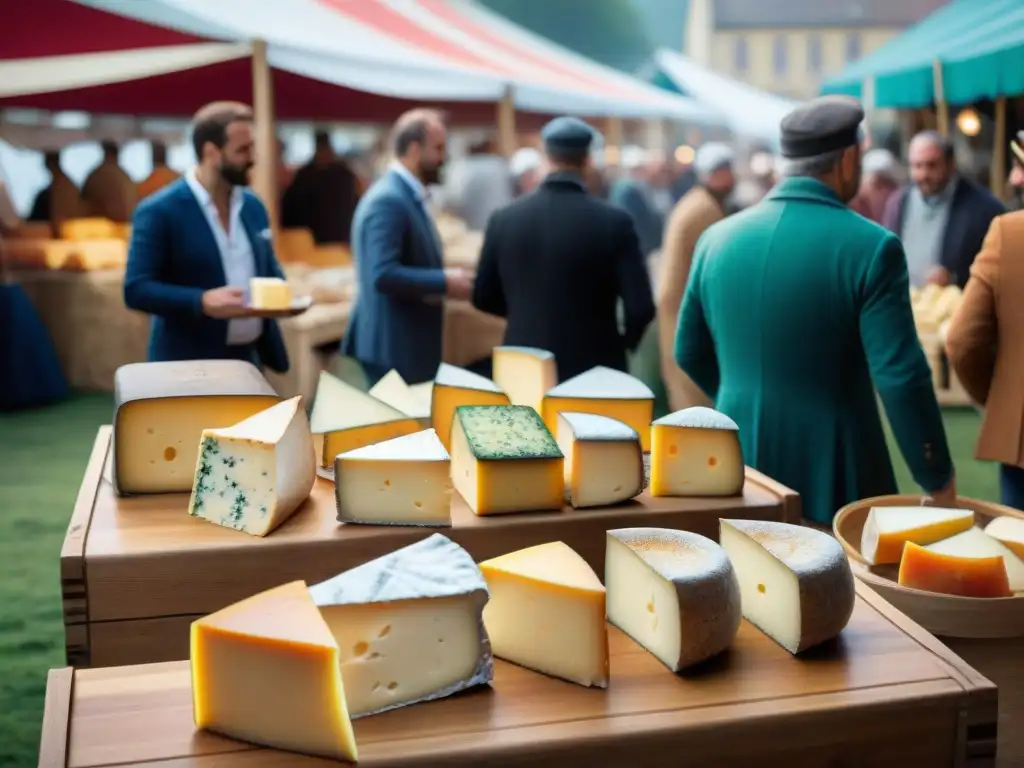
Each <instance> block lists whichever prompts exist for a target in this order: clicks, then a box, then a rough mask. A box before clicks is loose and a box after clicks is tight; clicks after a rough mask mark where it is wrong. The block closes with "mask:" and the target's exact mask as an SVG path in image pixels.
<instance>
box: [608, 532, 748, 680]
mask: <svg viewBox="0 0 1024 768" xmlns="http://www.w3.org/2000/svg"><path fill="white" fill-rule="evenodd" d="M604 573H605V586H606V587H607V589H608V620H609V621H610V622H611V623H612V624H614V625H615V626H617V627H618V628H619V629H621V630H622V631H623V632H625V633H626V634H627V635H629V636H630V637H632V638H633V639H634V640H636V641H637V642H638V643H639V644H640V645H642V646H643V647H644V648H646V649H647V650H649V651H650V652H651V653H652V654H654V655H655V656H656V657H657V658H658V659H659V660H660V661H661V662H662V663H663V664H664V665H665V666H667V667H668V668H669V669H671V670H672V671H673V672H678V671H680V670H681V669H685V668H686V667H689V666H692V665H694V664H698V663H700V662H702V661H705V660H707V659H710V658H711V657H712V656H715V655H717V654H719V653H721V652H722V651H724V650H725V649H726V648H728V647H729V646H730V645H732V641H733V639H734V638H735V637H736V632H737V631H738V630H739V628H740V620H741V619H742V618H743V610H742V607H741V604H740V588H739V583H738V582H737V580H736V574H735V573H734V571H733V567H732V564H731V563H730V562H729V558H728V556H726V554H725V550H723V549H722V548H721V547H720V546H718V544H716V543H715V542H713V541H711V539H708V538H706V537H704V536H701V535H699V534H696V533H689V532H687V531H677V530H671V529H666V528H620V529H618V530H614V531H608V534H607V552H606V556H605V564H604Z"/></svg>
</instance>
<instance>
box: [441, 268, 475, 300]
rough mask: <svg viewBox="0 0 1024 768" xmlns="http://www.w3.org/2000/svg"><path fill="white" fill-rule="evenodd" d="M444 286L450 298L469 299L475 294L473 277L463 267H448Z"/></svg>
mask: <svg viewBox="0 0 1024 768" xmlns="http://www.w3.org/2000/svg"><path fill="white" fill-rule="evenodd" d="M444 287H445V295H447V296H448V298H449V299H469V298H470V297H472V295H473V278H472V276H471V275H470V274H469V272H467V271H466V270H464V269H463V268H462V267H447V268H446V269H445V271H444Z"/></svg>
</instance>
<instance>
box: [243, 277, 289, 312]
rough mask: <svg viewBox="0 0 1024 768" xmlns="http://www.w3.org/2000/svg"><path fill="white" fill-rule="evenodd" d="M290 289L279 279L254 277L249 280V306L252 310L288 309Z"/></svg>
mask: <svg viewBox="0 0 1024 768" xmlns="http://www.w3.org/2000/svg"><path fill="white" fill-rule="evenodd" d="M291 305H292V288H291V286H290V285H288V282H287V281H285V280H282V279H281V278H280V277H254V278H252V279H250V280H249V306H250V307H252V308H253V309H288V308H289V307H291Z"/></svg>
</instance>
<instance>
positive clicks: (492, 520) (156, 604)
mask: <svg viewBox="0 0 1024 768" xmlns="http://www.w3.org/2000/svg"><path fill="white" fill-rule="evenodd" d="M110 436H111V429H110V427H109V426H108V427H102V428H101V429H100V431H99V434H98V436H97V438H96V442H95V444H94V445H93V452H92V456H91V458H90V460H89V464H88V467H87V469H86V473H85V478H84V480H83V481H82V487H81V490H80V491H79V495H78V499H77V501H76V503H75V509H74V512H73V514H72V518H71V522H70V525H69V527H68V532H67V536H66V538H65V540H64V546H63V549H62V550H61V584H62V591H63V597H64V627H65V637H66V648H67V660H68V664H70V665H71V666H75V667H88V666H95V667H105V666H114V665H124V664H144V663H149V662H158V661H175V660H178V659H185V658H187V657H188V628H189V624H190V623H191V622H192V621H194V620H195V619H196V618H198V617H200V616H202V615H205V614H207V613H210V612H212V611H216V610H219V609H220V608H223V607H224V606H226V605H229V604H231V603H233V602H235V601H237V600H241V599H242V598H244V597H248V596H249V595H252V594H254V593H256V592H259V591H261V590H264V589H269V588H270V587H273V586H276V585H278V584H281V583H283V582H286V581H292V580H294V579H304V580H305V581H307V582H308V583H310V584H312V583H316V582H318V581H322V580H323V579H327V578H329V577H331V576H334V575H335V574H337V573H339V572H341V571H344V570H347V569H349V568H353V567H355V566H357V565H361V564H362V563H365V562H367V561H368V560H371V559H373V558H376V557H379V556H381V555H384V554H386V553H388V552H391V551H393V550H395V549H398V548H400V547H403V546H406V545H408V544H412V543H413V542H416V541H419V540H421V539H424V538H426V537H427V536H429V535H430V534H431V533H433V532H434V531H435V530H441V531H442V532H443V533H444V534H445V535H446V536H449V537H451V539H452V540H454V541H456V542H458V543H459V544H461V545H462V546H463V547H465V548H466V549H467V550H468V551H469V552H470V553H471V554H472V555H473V557H474V558H476V559H477V560H485V559H487V558H490V557H495V556H497V555H500V554H504V553H506V552H511V551H513V550H515V549H519V548H521V547H528V546H532V545H534V544H541V543H544V542H548V541H558V540H561V541H564V542H565V543H566V544H568V545H569V546H571V547H572V548H573V549H575V550H576V551H577V552H579V553H580V555H581V556H583V557H584V558H585V559H586V560H587V561H588V562H589V563H590V564H591V566H593V567H594V568H595V569H596V570H597V571H598V573H603V571H604V551H605V531H607V530H608V529H611V528H623V527H631V526H656V527H665V528H681V529H685V530H690V531H695V532H697V533H700V534H703V535H705V536H709V537H712V538H716V539H717V537H718V520H719V518H720V517H740V518H748V519H754V520H779V521H783V522H799V519H800V498H799V496H798V495H797V494H796V493H794V492H793V491H791V490H789V489H788V488H785V487H784V486H782V485H780V484H778V483H776V482H774V481H773V480H771V479H769V478H767V477H765V476H764V475H762V474H760V473H758V472H755V471H754V470H750V469H748V470H747V482H746V486H745V488H744V492H743V496H741V497H734V498H718V499H695V498H690V499H669V498H664V499H652V498H651V497H650V495H649V494H647V493H646V492H645V493H644V494H643V495H641V496H640V497H639V499H638V500H637V501H632V502H629V503H628V504H624V505H621V506H618V507H608V508H604V509H592V510H571V509H566V510H563V511H562V512H539V513H530V514H518V515H500V516H496V517H477V516H476V515H474V514H473V513H472V512H470V510H469V508H468V507H467V506H466V505H465V502H463V501H462V499H461V497H459V496H458V494H455V495H454V497H453V506H452V520H453V527H452V528H446V529H428V528H417V527H408V526H366V525H344V524H341V523H338V522H337V520H336V510H335V502H334V485H333V484H332V483H330V482H328V481H326V480H322V479H319V478H318V479H317V481H316V485H315V486H314V488H313V493H312V495H311V497H310V500H309V501H308V502H306V506H305V508H304V509H302V510H300V511H299V512H298V513H297V514H296V515H295V516H294V517H293V518H292V519H291V520H289V521H288V522H287V523H285V524H284V525H283V526H281V528H279V529H278V530H277V531H275V532H274V533H272V534H271V535H270V536H268V537H267V538H264V539H260V538H257V537H254V536H248V535H246V534H243V533H240V532H238V531H232V530H229V529H226V528H222V527H220V526H217V525H213V524H211V523H208V522H206V521H204V520H198V519H196V518H192V517H190V516H189V515H188V512H187V509H188V498H189V497H188V494H164V495H157V496H136V497H129V498H118V497H117V496H116V495H115V494H114V489H113V487H112V485H111V483H110V479H109V465H108V454H109V449H110Z"/></svg>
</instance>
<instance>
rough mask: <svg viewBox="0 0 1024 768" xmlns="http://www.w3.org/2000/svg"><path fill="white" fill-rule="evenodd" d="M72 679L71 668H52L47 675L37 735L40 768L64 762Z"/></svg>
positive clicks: (55, 766)
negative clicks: (40, 725)
mask: <svg viewBox="0 0 1024 768" xmlns="http://www.w3.org/2000/svg"><path fill="white" fill-rule="evenodd" d="M74 682H75V678H74V671H73V670H72V669H71V668H70V667H65V668H64V669H51V670H50V671H49V673H48V674H47V675H46V700H45V701H44V703H43V727H42V729H41V734H40V737H39V768H57V766H64V765H66V764H67V761H68V736H69V735H70V733H71V697H72V691H73V688H74Z"/></svg>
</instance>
